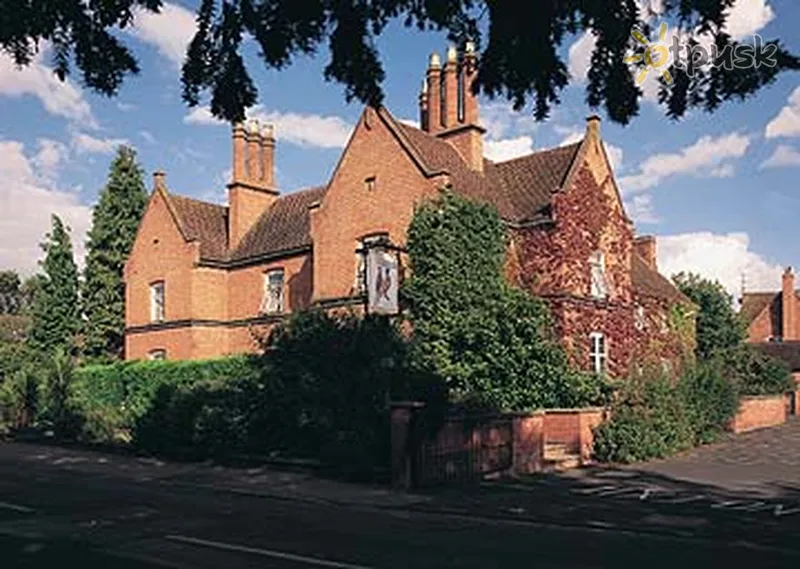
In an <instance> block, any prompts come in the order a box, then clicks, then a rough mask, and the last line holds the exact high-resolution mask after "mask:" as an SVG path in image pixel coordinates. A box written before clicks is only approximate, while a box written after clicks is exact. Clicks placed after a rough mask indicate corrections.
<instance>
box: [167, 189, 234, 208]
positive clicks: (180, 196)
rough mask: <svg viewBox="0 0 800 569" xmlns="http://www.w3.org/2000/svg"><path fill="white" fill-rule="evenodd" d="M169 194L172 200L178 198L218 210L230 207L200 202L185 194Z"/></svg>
mask: <svg viewBox="0 0 800 569" xmlns="http://www.w3.org/2000/svg"><path fill="white" fill-rule="evenodd" d="M165 191H167V190H165ZM167 193H168V194H169V197H170V198H178V199H181V200H186V201H190V202H194V203H196V204H200V205H210V206H212V207H218V208H222V209H228V206H227V205H223V204H218V203H214V202H207V201H204V200H200V199H197V198H193V197H191V196H185V195H183V194H175V193H172V192H169V191H167Z"/></svg>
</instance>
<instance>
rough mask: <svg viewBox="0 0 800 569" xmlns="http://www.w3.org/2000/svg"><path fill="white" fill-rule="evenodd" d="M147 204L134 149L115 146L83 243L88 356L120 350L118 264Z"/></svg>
mask: <svg viewBox="0 0 800 569" xmlns="http://www.w3.org/2000/svg"><path fill="white" fill-rule="evenodd" d="M146 204H147V191H146V190H145V187H144V182H143V181H142V169H141V167H140V166H139V164H138V163H137V162H136V152H135V151H134V150H133V149H131V148H129V147H127V146H120V147H119V149H118V150H117V156H116V157H115V158H114V161H113V162H112V163H111V168H110V172H109V176H108V182H107V184H106V186H105V188H103V190H102V191H101V192H100V200H99V202H98V204H97V206H96V207H95V208H94V212H93V213H92V228H91V230H90V231H89V240H88V242H87V244H86V247H87V254H86V268H85V269H84V279H83V287H82V297H83V310H84V315H85V317H86V319H85V321H84V330H85V334H84V348H83V349H84V353H85V355H87V356H90V357H102V356H108V357H111V358H117V357H119V356H120V355H121V354H122V348H123V330H124V327H125V285H124V283H123V282H122V269H123V267H124V265H125V261H127V259H128V255H129V254H130V251H131V247H132V246H133V240H134V239H135V237H136V228H137V227H138V226H139V221H140V220H141V218H142V214H143V213H144V208H145V205H146Z"/></svg>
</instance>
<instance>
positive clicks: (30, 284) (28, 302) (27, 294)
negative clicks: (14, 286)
mask: <svg viewBox="0 0 800 569" xmlns="http://www.w3.org/2000/svg"><path fill="white" fill-rule="evenodd" d="M44 281H45V277H44V275H42V274H36V275H31V276H29V277H28V278H27V279H25V280H24V281H22V286H20V289H19V292H20V295H21V297H22V307H21V310H20V312H22V313H23V314H30V312H31V310H32V309H33V299H34V298H35V297H36V293H37V291H39V290H41V288H42V285H43V283H44Z"/></svg>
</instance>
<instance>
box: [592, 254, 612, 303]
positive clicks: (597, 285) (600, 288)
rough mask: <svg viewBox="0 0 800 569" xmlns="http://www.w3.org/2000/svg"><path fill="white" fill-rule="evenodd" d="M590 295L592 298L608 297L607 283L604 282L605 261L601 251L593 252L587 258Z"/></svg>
mask: <svg viewBox="0 0 800 569" xmlns="http://www.w3.org/2000/svg"><path fill="white" fill-rule="evenodd" d="M589 271H590V278H591V284H590V291H589V292H590V294H591V295H592V297H594V298H603V299H604V298H607V297H608V282H607V281H606V260H605V255H603V252H602V251H595V252H594V253H592V254H591V256H590V257H589Z"/></svg>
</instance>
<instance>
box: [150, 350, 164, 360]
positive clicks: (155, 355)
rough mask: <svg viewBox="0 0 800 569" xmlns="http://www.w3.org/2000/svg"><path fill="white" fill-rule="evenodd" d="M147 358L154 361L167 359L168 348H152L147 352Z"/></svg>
mask: <svg viewBox="0 0 800 569" xmlns="http://www.w3.org/2000/svg"><path fill="white" fill-rule="evenodd" d="M147 359H149V360H152V361H158V360H165V359H167V350H164V349H162V348H158V349H156V350H151V351H150V353H149V354H147Z"/></svg>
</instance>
